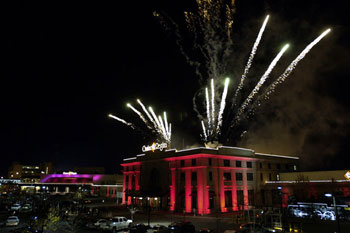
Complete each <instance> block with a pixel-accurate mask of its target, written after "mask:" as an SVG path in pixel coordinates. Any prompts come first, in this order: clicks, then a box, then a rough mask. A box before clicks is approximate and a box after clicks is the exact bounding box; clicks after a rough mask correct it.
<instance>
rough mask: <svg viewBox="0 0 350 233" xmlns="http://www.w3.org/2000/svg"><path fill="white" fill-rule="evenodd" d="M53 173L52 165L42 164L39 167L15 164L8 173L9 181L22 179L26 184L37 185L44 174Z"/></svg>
mask: <svg viewBox="0 0 350 233" xmlns="http://www.w3.org/2000/svg"><path fill="white" fill-rule="evenodd" d="M51 173H53V166H52V163H42V164H39V165H26V164H20V163H18V162H13V163H12V165H11V167H10V168H9V171H8V178H9V179H20V180H21V181H22V182H25V183H36V182H39V181H40V176H41V175H43V174H51Z"/></svg>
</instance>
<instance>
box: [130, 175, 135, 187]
mask: <svg viewBox="0 0 350 233" xmlns="http://www.w3.org/2000/svg"><path fill="white" fill-rule="evenodd" d="M131 186H132V189H134V188H135V175H133V176H132V177H131Z"/></svg>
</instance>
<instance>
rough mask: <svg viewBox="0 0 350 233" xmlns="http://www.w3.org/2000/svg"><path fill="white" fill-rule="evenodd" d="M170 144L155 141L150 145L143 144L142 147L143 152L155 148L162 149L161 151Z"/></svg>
mask: <svg viewBox="0 0 350 233" xmlns="http://www.w3.org/2000/svg"><path fill="white" fill-rule="evenodd" d="M167 147H168V145H167V144H166V143H164V142H163V143H155V142H153V144H152V145H150V146H143V147H142V151H143V152H146V151H153V152H154V151H155V150H160V151H163V150H164V149H165V148H167Z"/></svg>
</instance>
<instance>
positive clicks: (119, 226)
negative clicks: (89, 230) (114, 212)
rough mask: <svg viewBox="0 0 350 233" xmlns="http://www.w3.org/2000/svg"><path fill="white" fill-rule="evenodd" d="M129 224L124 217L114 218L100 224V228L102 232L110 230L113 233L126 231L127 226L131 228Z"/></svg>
mask: <svg viewBox="0 0 350 233" xmlns="http://www.w3.org/2000/svg"><path fill="white" fill-rule="evenodd" d="M131 224H132V220H130V219H127V218H125V217H119V216H116V217H113V218H112V219H110V220H108V221H107V222H106V223H103V224H101V225H100V228H101V229H104V230H112V231H113V233H115V232H117V231H118V230H123V229H127V228H128V227H129V226H131Z"/></svg>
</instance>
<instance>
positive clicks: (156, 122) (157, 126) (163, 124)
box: [108, 99, 171, 145]
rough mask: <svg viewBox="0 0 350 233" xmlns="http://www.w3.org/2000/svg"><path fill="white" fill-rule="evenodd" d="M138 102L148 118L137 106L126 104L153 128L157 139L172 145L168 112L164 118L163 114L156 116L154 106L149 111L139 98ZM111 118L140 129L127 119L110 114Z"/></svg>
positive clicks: (146, 124)
mask: <svg viewBox="0 0 350 233" xmlns="http://www.w3.org/2000/svg"><path fill="white" fill-rule="evenodd" d="M137 103H138V104H139V105H140V106H141V108H142V110H143V112H144V113H145V114H146V116H147V118H148V119H147V118H146V117H145V116H144V115H143V114H142V113H141V112H140V111H139V110H137V109H136V108H135V107H133V106H132V105H131V104H130V103H127V104H126V106H127V107H128V108H130V109H131V110H132V111H133V112H134V113H136V114H137V115H138V117H139V118H140V119H141V120H142V122H143V123H144V124H145V126H146V127H147V128H148V129H149V130H151V132H152V133H155V134H156V136H157V140H158V141H160V142H166V143H167V144H169V145H170V143H171V123H168V119H167V114H166V112H164V113H163V116H164V120H163V118H162V116H161V115H159V116H158V117H157V116H156V114H155V112H154V111H153V109H152V107H149V108H148V109H149V111H148V110H147V108H146V107H145V105H144V104H143V103H142V102H141V101H140V100H139V99H137ZM108 116H109V117H110V118H113V119H115V120H117V121H119V122H121V123H123V124H125V125H127V126H129V127H131V128H132V129H134V130H135V129H138V127H137V126H136V125H135V124H133V123H130V122H127V121H125V120H124V119H122V118H119V117H117V116H115V115H112V114H109V115H108Z"/></svg>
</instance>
